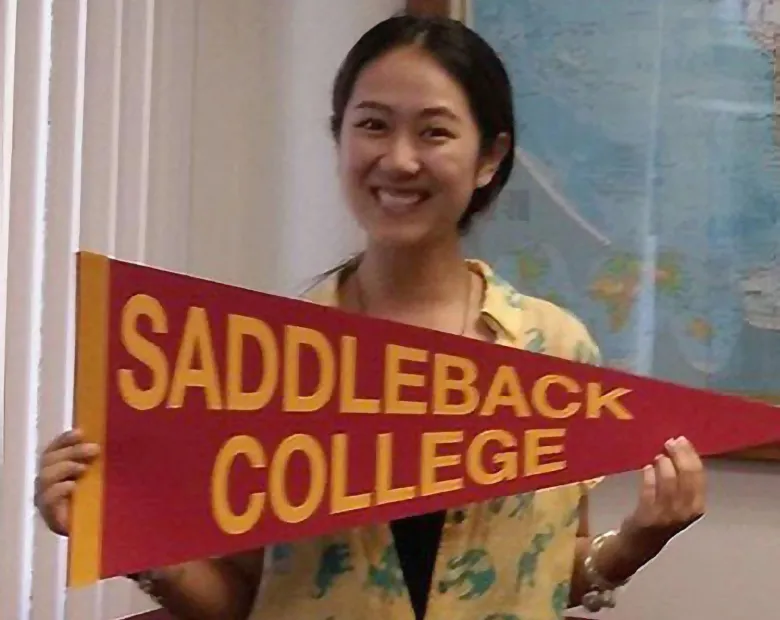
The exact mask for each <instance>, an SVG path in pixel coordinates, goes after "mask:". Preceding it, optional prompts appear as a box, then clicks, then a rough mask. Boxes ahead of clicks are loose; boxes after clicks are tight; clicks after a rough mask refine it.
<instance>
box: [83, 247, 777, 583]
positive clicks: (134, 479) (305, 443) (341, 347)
mask: <svg viewBox="0 0 780 620" xmlns="http://www.w3.org/2000/svg"><path fill="white" fill-rule="evenodd" d="M78 312H79V316H78V334H77V379H76V403H75V411H76V421H77V424H78V425H79V426H80V427H81V428H82V429H84V432H85V434H86V435H87V437H88V439H90V440H93V441H96V442H99V443H100V444H101V445H102V446H103V447H104V452H103V456H102V458H101V459H100V460H99V463H98V464H97V466H95V467H93V468H91V469H90V472H89V473H88V475H87V476H86V477H85V478H84V479H82V480H81V481H80V482H79V485H78V488H77V490H76V494H75V497H74V515H73V525H72V534H71V550H70V551H71V553H70V575H69V584H70V585H72V586H78V585H85V584H89V583H93V582H95V581H97V580H99V579H105V578H109V577H113V576H117V575H123V574H128V573H131V572H136V571H140V570H144V569H148V568H153V567H159V566H165V565H170V564H174V563H178V562H182V561H186V560H189V559H194V558H201V557H209V556H217V555H224V554H230V553H235V552H238V551H242V550H248V549H256V548H260V547H262V546H264V545H267V544H269V543H279V542H283V541H287V540H292V539H296V538H303V537H309V536H316V535H321V534H325V533H328V532H333V531H336V530H340V529H343V528H348V527H353V526H359V525H363V524H368V523H373V522H386V521H389V520H391V519H396V518H399V517H403V516H408V515H412V514H417V513H422V512H427V511H432V510H438V509H444V508H452V507H457V506H463V505H465V504H468V503H471V502H479V501H485V500H488V499H490V498H493V497H497V496H506V495H511V494H515V493H521V492H526V491H531V490H534V489H541V488H547V487H552V486H558V485H564V484H570V483H575V482H580V481H585V480H588V479H591V478H594V477H598V476H602V475H608V474H615V473H619V472H624V471H629V470H636V469H640V468H642V467H643V466H644V465H646V464H647V463H649V462H651V461H652V459H653V458H654V456H655V455H656V454H657V453H658V452H659V451H660V450H661V449H662V447H663V444H664V442H665V441H666V440H667V439H669V438H671V437H676V436H681V435H684V436H686V437H688V438H689V439H690V440H691V441H692V442H693V443H694V445H695V446H696V447H697V449H698V451H699V452H700V453H701V454H703V455H714V454H720V453H725V452H730V451H733V450H737V449H742V448H746V447H750V446H755V445H760V444H765V443H768V442H772V441H776V440H780V417H778V412H777V410H776V409H775V408H774V407H771V406H769V405H765V404H762V403H757V402H749V401H744V400H741V399H737V398H734V397H728V396H721V395H716V394H713V393H709V392H705V391H701V390H695V389H690V388H686V387H681V386H677V385H673V384H670V383H665V382H660V381H654V380H650V379H645V378H640V377H636V376H632V375H629V374H626V373H622V372H617V371H613V370H607V369H601V368H597V367H594V366H589V365H585V364H579V363H575V362H569V361H566V360H561V359H558V358H554V357H550V356H546V355H542V354H535V353H529V352H524V351H518V350H515V349H512V348H510V347H503V346H495V345H491V344H487V343H483V342H479V341H475V340H470V339H465V338H460V337H456V336H451V335H448V334H443V333H439V332H433V331H428V330H423V329H418V328H413V327H409V326H405V325H401V324H396V323H392V322H388V321H379V320H375V319H369V318H366V317H361V316H357V315H351V314H347V313H344V312H341V311H339V310H336V309H333V308H327V307H323V306H318V305H315V304H311V303H308V302H304V301H299V300H291V299H286V298H281V297H275V296H272V295H267V294H263V293H258V292H254V291H249V290H246V289H241V288H237V287H231V286H227V285H224V284H218V283H215V282H210V281H206V280H202V279H197V278H193V277H188V276H184V275H180V274H175V273H170V272H166V271H161V270H157V269H151V268H148V267H142V266H139V265H135V264H130V263H125V262H120V261H116V260H112V259H108V258H106V257H103V256H99V255H95V254H87V253H81V254H79V292H78Z"/></svg>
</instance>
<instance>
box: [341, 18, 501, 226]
mask: <svg viewBox="0 0 780 620" xmlns="http://www.w3.org/2000/svg"><path fill="white" fill-rule="evenodd" d="M406 45H418V46H420V47H421V48H422V49H424V50H425V51H426V52H428V53H429V54H430V55H431V56H432V57H433V58H434V59H436V61H438V62H439V64H440V65H441V66H442V67H443V68H444V69H445V70H446V71H447V72H448V73H449V74H450V75H451V76H452V77H453V78H454V79H455V80H457V81H458V83H459V84H460V85H461V87H462V88H463V90H464V91H465V93H466V96H467V98H468V101H469V105H470V107H471V112H472V114H473V115H474V118H475V119H476V122H477V126H478V127H479V131H480V137H481V147H482V149H483V150H484V151H486V150H487V149H489V148H491V147H492V146H493V145H494V144H495V141H496V139H497V138H498V136H499V135H500V134H502V133H505V134H507V135H508V137H509V147H510V148H509V150H508V152H507V154H506V155H505V156H504V159H503V160H502V161H501V164H500V165H499V167H498V170H497V171H496V173H495V175H493V178H492V179H491V181H490V183H488V184H487V185H486V186H485V187H478V188H477V189H475V190H474V194H473V195H472V197H471V202H470V203H469V206H468V208H467V209H466V211H465V213H464V214H463V216H462V217H461V219H460V221H459V222H458V231H459V232H460V233H461V234H465V233H467V232H468V230H469V228H470V227H471V225H472V224H473V221H474V218H475V217H476V216H477V215H479V214H480V213H483V212H485V211H486V210H487V209H488V208H489V207H490V205H491V204H492V203H493V201H494V200H495V199H496V198H497V197H498V194H499V193H500V192H501V190H502V189H503V188H504V186H505V185H506V183H507V181H508V180H509V176H510V175H511V173H512V167H513V166H514V161H515V152H514V144H515V118H514V110H513V108H512V88H511V85H510V82H509V76H508V75H507V73H506V69H505V68H504V65H503V63H502V62H501V59H500V58H499V57H498V55H497V54H496V52H495V51H494V50H493V48H491V47H490V45H489V44H488V43H487V42H486V41H485V40H484V39H483V38H482V37H480V36H479V35H478V34H477V33H476V32H474V31H473V30H471V29H470V28H468V27H467V26H466V25H465V24H463V23H462V22H459V21H457V20H454V19H449V18H445V17H418V16H414V15H398V16H395V17H391V18H389V19H386V20H384V21H382V22H380V23H378V24H377V25H376V26H374V27H373V28H371V29H370V30H369V31H368V32H366V33H365V34H364V35H363V36H362V37H361V38H360V39H359V40H358V42H357V43H356V44H355V45H354V47H353V48H352V49H351V50H350V51H349V53H348V54H347V57H346V58H345V59H344V62H343V63H342V65H341V68H340V69H339V71H338V74H337V75H336V79H335V82H334V84H333V98H332V116H331V119H330V126H331V132H332V133H333V137H334V138H335V139H336V140H338V139H339V135H340V133H341V126H342V124H343V121H344V112H345V109H346V107H347V103H348V102H349V99H350V97H351V96H352V91H353V89H354V87H355V82H356V81H357V79H358V76H359V75H360V72H361V71H362V70H363V69H364V68H365V67H366V65H368V64H369V63H370V62H372V61H374V60H376V59H377V58H379V57H380V56H382V55H383V54H385V53H387V52H389V51H391V50H393V49H396V48H399V47H403V46H406Z"/></svg>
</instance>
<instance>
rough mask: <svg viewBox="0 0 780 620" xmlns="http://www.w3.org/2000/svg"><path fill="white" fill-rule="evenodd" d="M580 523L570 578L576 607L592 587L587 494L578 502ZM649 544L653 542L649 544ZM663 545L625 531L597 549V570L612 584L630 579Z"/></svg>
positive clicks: (570, 595)
mask: <svg viewBox="0 0 780 620" xmlns="http://www.w3.org/2000/svg"><path fill="white" fill-rule="evenodd" d="M579 511H580V526H579V529H578V531H577V542H576V546H575V549H574V571H573V574H572V580H571V590H570V594H569V605H570V606H571V607H577V606H578V605H581V604H582V597H583V596H584V595H585V594H587V593H588V592H589V591H590V590H591V589H592V588H593V586H592V584H591V583H590V581H589V580H588V578H587V576H586V572H585V558H587V557H588V554H589V553H590V550H591V544H592V543H593V537H592V536H591V533H590V526H589V523H588V513H589V510H588V496H587V495H585V496H584V497H583V498H582V501H581V502H580V508H579ZM651 543H652V544H651ZM662 548H663V544H660V541H656V542H654V543H653V541H650V540H645V541H643V540H642V539H641V538H640V539H639V540H636V541H632V540H628V539H627V537H626V534H625V532H622V531H621V532H620V533H619V534H618V535H617V536H615V537H613V538H611V539H610V540H607V541H606V542H605V543H604V545H603V546H602V547H601V548H600V549H599V552H598V559H597V569H598V571H599V574H600V575H601V576H602V577H603V578H604V579H606V580H608V581H610V582H612V583H622V582H624V581H626V580H627V579H630V578H631V577H632V576H633V575H634V574H636V573H637V572H638V571H639V570H640V569H641V568H642V567H643V566H644V565H645V564H647V563H648V562H650V561H651V560H652V559H653V558H654V557H655V556H656V555H658V554H659V553H660V551H661V549H662Z"/></svg>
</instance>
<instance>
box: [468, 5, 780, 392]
mask: <svg viewBox="0 0 780 620" xmlns="http://www.w3.org/2000/svg"><path fill="white" fill-rule="evenodd" d="M470 4H471V23H472V25H473V26H474V28H475V29H476V30H477V31H478V32H479V33H480V34H481V35H482V36H484V37H485V38H486V39H487V40H488V41H489V42H490V43H491V44H492V45H493V46H494V47H495V48H496V49H497V50H498V52H499V54H500V55H501V56H502V58H503V60H504V61H505V63H506V65H507V68H508V70H509V72H510V76H511V79H512V83H513V89H514V103H515V111H516V115H517V120H518V123H519V128H520V129H519V134H518V136H517V149H516V153H517V164H516V170H515V173H514V175H513V178H512V179H511V181H510V186H509V187H508V188H507V191H506V192H505V194H504V195H503V196H502V199H501V201H500V204H499V205H497V207H496V209H495V211H494V213H493V214H491V216H490V217H489V218H488V220H487V221H485V222H483V223H482V224H481V225H480V226H478V227H477V228H476V229H475V231H474V233H472V235H471V236H470V238H469V239H468V243H469V245H470V249H471V250H472V253H474V254H477V255H479V256H481V257H483V258H486V259H488V260H490V261H491V262H493V263H494V264H495V265H496V268H497V270H498V271H499V273H501V275H502V276H504V277H505V278H507V279H509V280H510V281H511V282H513V284H515V285H516V286H517V287H518V288H519V289H520V290H521V291H523V292H526V293H528V294H533V295H538V296H540V297H545V298H547V299H551V300H552V301H555V302H556V303H560V304H561V305H563V306H565V307H567V308H569V309H570V310H572V311H573V312H574V313H575V314H577V315H578V316H579V317H580V318H581V319H582V320H583V321H584V322H585V323H586V324H587V325H588V327H589V328H590V330H591V332H592V333H593V335H594V337H595V338H596V340H597V342H598V343H599V345H600V347H601V348H602V352H603V354H604V357H605V363H606V364H607V365H610V366H613V367H619V368H624V369H627V370H630V371H632V372H638V373H643V374H649V375H652V376H656V377H659V378H667V379H673V380H675V381H682V382H684V383H687V384H690V385H696V386H702V387H710V388H715V389H720V390H723V391H730V392H741V393H750V394H762V395H767V394H774V395H777V396H778V397H780V374H778V373H777V368H780V103H779V102H780V77H778V76H780V66H778V63H779V62H780V61H778V53H777V51H776V45H777V42H778V41H780V3H778V2H773V0H598V1H595V0H590V1H589V0H544V1H543V2H542V1H538V0H472V2H471V3H470Z"/></svg>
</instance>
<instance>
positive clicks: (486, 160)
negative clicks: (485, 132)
mask: <svg viewBox="0 0 780 620" xmlns="http://www.w3.org/2000/svg"><path fill="white" fill-rule="evenodd" d="M510 148H511V144H510V141H509V134H506V133H502V134H499V135H498V136H497V137H496V139H495V140H494V141H493V145H492V146H491V147H490V149H489V150H488V151H487V152H486V153H484V154H483V155H482V156H481V158H480V164H479V169H478V170H477V187H485V186H486V185H488V184H489V183H490V182H491V181H492V180H493V177H494V176H495V174H496V171H497V170H498V169H499V167H500V166H501V162H502V161H504V157H506V154H507V153H508V152H509V149H510Z"/></svg>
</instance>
